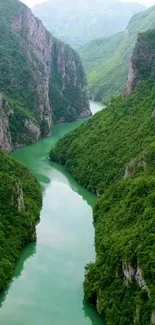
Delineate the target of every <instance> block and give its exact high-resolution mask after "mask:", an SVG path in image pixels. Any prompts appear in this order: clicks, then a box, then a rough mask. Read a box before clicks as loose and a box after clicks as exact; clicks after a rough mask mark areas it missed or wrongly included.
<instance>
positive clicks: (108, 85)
mask: <svg viewBox="0 0 155 325" xmlns="http://www.w3.org/2000/svg"><path fill="white" fill-rule="evenodd" d="M153 28H155V6H153V7H151V8H149V9H147V10H145V11H143V12H141V13H139V14H136V15H135V16H133V17H132V18H131V20H130V22H129V24H128V26H127V28H126V30H125V32H122V33H118V34H116V35H113V36H111V37H110V38H101V39H98V40H94V41H92V42H90V43H88V44H86V45H85V46H84V47H82V48H81V49H80V51H79V53H80V55H81V57H82V59H83V64H84V67H85V69H86V72H87V77H88V85H89V95H90V98H93V99H95V100H98V101H100V100H102V101H103V102H106V103H107V102H109V100H110V98H111V96H116V95H118V94H120V93H122V92H123V91H124V87H125V84H126V81H127V77H128V67H129V61H130V57H131V54H132V50H133V48H134V46H135V43H136V40H137V35H138V33H139V32H145V31H146V30H149V29H153Z"/></svg>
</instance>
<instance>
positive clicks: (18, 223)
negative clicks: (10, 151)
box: [0, 151, 42, 291]
mask: <svg viewBox="0 0 155 325" xmlns="http://www.w3.org/2000/svg"><path fill="white" fill-rule="evenodd" d="M41 205H42V197H41V188H40V185H39V183H38V182H37V180H36V179H35V178H34V177H33V176H32V175H31V173H30V172H29V171H28V169H27V168H26V167H25V166H22V165H21V164H20V163H18V162H17V161H15V160H14V159H13V158H11V157H9V156H8V155H7V154H5V153H3V152H2V151H0V291H1V290H2V289H4V288H5V287H6V285H7V283H8V280H10V278H11V276H12V273H13V270H14V267H15V263H16V261H17V259H18V258H19V256H20V253H21V250H22V248H23V247H24V245H26V244H27V243H29V242H31V241H34V240H36V228H35V227H36V223H37V221H38V219H39V214H40V209H41Z"/></svg>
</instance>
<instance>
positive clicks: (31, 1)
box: [22, 0, 155, 7]
mask: <svg viewBox="0 0 155 325" xmlns="http://www.w3.org/2000/svg"><path fill="white" fill-rule="evenodd" d="M22 1H23V2H24V3H26V4H27V5H28V6H30V7H32V6H34V5H35V4H37V3H42V2H45V0H22ZM121 1H123V2H139V3H141V4H143V5H145V6H152V5H155V0H121Z"/></svg>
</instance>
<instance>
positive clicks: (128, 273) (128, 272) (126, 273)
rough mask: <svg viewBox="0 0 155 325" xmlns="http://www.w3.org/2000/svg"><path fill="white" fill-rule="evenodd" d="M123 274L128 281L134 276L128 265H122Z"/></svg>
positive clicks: (133, 270) (133, 271) (132, 269)
mask: <svg viewBox="0 0 155 325" xmlns="http://www.w3.org/2000/svg"><path fill="white" fill-rule="evenodd" d="M123 273H124V276H125V278H126V280H128V281H130V282H131V281H132V280H133V278H134V276H135V269H134V268H133V267H132V266H131V265H130V264H128V263H124V264H123Z"/></svg>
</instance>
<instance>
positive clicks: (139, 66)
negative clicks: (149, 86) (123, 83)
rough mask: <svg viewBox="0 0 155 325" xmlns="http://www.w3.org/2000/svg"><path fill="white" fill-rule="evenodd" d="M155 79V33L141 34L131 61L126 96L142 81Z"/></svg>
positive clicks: (152, 31)
mask: <svg viewBox="0 0 155 325" xmlns="http://www.w3.org/2000/svg"><path fill="white" fill-rule="evenodd" d="M154 78H155V31H154V30H151V31H148V32H146V33H142V34H139V36H138V39H137V43H136V46H135V49H134V51H133V54H132V56H131V59H130V66H129V74H128V82H127V88H126V94H128V95H129V94H131V93H132V92H133V90H135V89H136V88H137V87H138V86H139V84H140V83H141V81H142V80H143V81H144V80H149V81H151V79H152V81H154Z"/></svg>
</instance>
